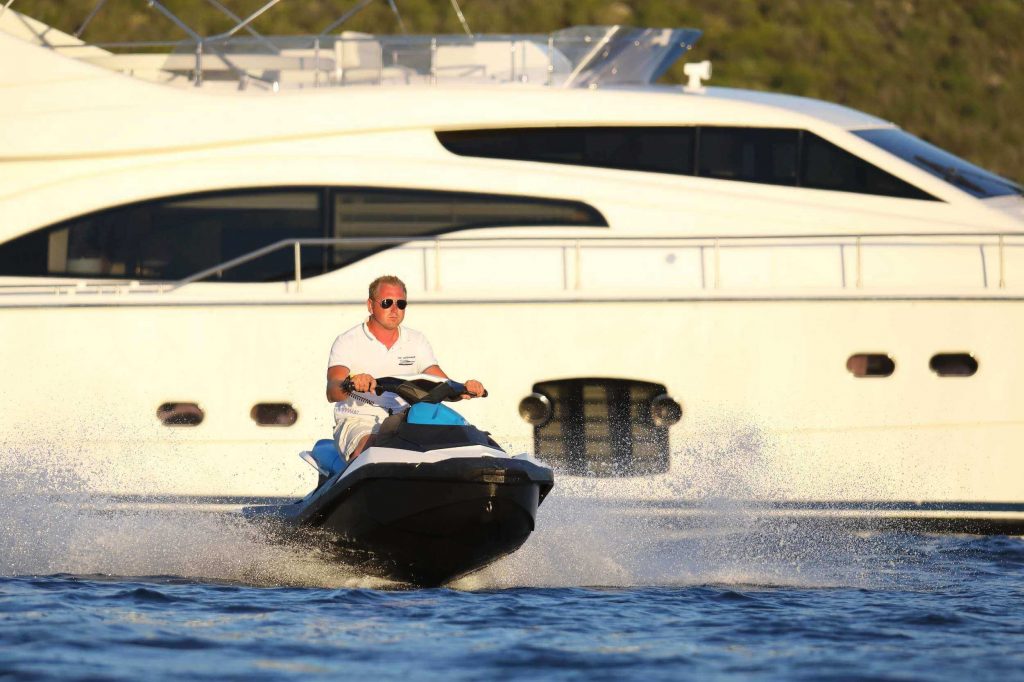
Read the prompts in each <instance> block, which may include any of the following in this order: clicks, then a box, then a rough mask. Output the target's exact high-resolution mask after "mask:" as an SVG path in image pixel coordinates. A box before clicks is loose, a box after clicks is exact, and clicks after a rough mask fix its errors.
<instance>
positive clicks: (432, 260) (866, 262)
mask: <svg viewBox="0 0 1024 682" xmlns="http://www.w3.org/2000/svg"><path fill="white" fill-rule="evenodd" d="M314 247H315V248H324V247H335V248H342V249H352V248H353V247H354V248H362V249H366V250H367V251H369V253H365V254H357V257H356V258H355V260H352V261H350V262H345V263H343V264H341V265H340V266H339V267H338V268H334V269H329V270H330V271H334V270H337V269H341V268H344V267H348V266H350V265H353V264H355V263H358V262H360V261H362V260H364V259H365V258H371V257H373V256H375V255H377V254H378V253H383V252H388V251H393V250H414V251H418V252H420V254H421V259H420V260H421V262H422V263H423V266H422V269H423V288H424V289H426V290H434V291H442V290H443V288H444V287H443V282H444V281H445V280H446V277H445V274H446V272H449V270H451V269H452V268H453V267H455V266H451V265H449V266H445V265H444V263H445V260H446V258H447V257H449V256H452V255H457V254H458V253H459V252H460V251H462V252H466V251H472V254H470V255H469V258H471V259H486V258H488V257H498V258H500V259H501V262H505V263H507V262H508V260H507V259H508V256H509V254H511V253H512V252H513V251H516V250H519V251H521V252H523V253H526V254H527V256H525V257H527V258H528V259H529V262H538V260H537V256H538V252H548V253H549V255H551V254H553V255H555V256H556V257H557V260H558V261H559V262H560V265H558V266H555V267H560V268H561V277H560V281H561V284H560V286H559V287H558V288H560V289H562V290H565V291H585V290H593V289H599V288H601V286H602V282H601V281H600V278H596V279H595V278H593V277H590V276H589V275H588V274H587V273H588V272H589V273H591V274H593V272H595V271H596V270H597V269H598V268H603V267H605V262H606V261H608V259H609V258H612V259H614V262H615V263H617V266H616V267H618V268H619V269H621V271H623V272H625V273H627V275H629V270H630V269H631V268H633V269H635V272H633V273H632V275H630V276H631V277H632V279H634V280H635V281H636V282H637V283H638V284H643V283H645V282H651V281H652V279H651V278H652V276H653V275H652V273H651V272H650V270H649V269H648V270H645V268H649V265H650V263H651V262H653V261H651V260H650V258H649V256H652V255H653V256H654V257H657V258H658V259H659V260H658V262H668V263H675V262H676V259H677V258H680V257H681V256H685V255H690V256H692V259H691V261H690V263H691V266H692V267H690V268H689V270H688V271H687V272H688V274H689V275H691V276H692V277H691V278H690V280H689V283H688V284H687V283H682V282H681V281H680V280H681V279H683V278H682V277H675V278H673V276H672V275H671V274H670V275H669V276H668V277H667V279H666V278H664V277H663V280H664V281H663V283H664V284H667V285H669V286H672V285H679V286H681V288H683V289H687V288H689V289H697V290H700V291H705V292H707V293H711V294H713V293H714V292H721V291H723V290H736V289H738V288H746V289H764V290H765V291H766V292H768V291H777V290H779V289H786V288H787V285H786V284H785V282H786V281H788V279H787V277H786V276H783V277H782V278H781V283H780V282H775V283H771V282H768V283H764V282H761V283H757V282H754V283H751V282H749V281H747V280H745V279H744V278H745V277H747V276H749V275H750V274H751V273H752V272H761V273H762V274H763V272H767V271H769V270H772V269H774V270H781V271H787V269H788V270H792V269H793V268H803V269H805V270H807V271H811V270H814V271H817V272H818V274H819V275H820V277H819V279H821V280H822V282H824V284H822V285H821V286H820V287H819V288H823V289H828V288H831V289H834V290H846V291H847V292H848V293H856V292H857V291H861V292H864V293H867V292H866V291H865V290H869V289H877V288H879V287H884V286H892V287H897V288H898V287H900V286H904V287H905V286H910V287H914V286H920V285H927V286H932V287H934V288H935V289H937V290H942V291H943V293H948V289H949V288H950V287H952V288H954V289H955V288H957V287H961V288H966V289H969V290H978V289H981V290H989V291H991V290H997V291H1005V290H1006V289H1007V288H1008V287H1009V286H1011V284H1012V285H1013V286H1014V287H1020V286H1022V284H1024V234H1022V233H1017V232H991V233H958V234H953V233H928V234H921V233H906V234H894V233H863V234H827V235H813V236H808V235H799V234H776V235H730V236H720V235H719V236H709V235H699V236H682V237H660V236H635V237H625V236H601V237H597V236H594V237H542V236H538V237H529V236H518V237H450V236H449V237H446V236H435V237H413V238H407V237H339V238H308V239H285V240H281V241H278V242H275V243H272V244H268V245H266V246H264V247H261V248H258V249H255V250H253V251H251V252H248V253H246V254H244V255H242V256H239V257H237V258H232V259H230V260H227V261H224V262H222V263H218V264H217V265H214V266H212V267H209V268H205V269H203V270H200V271H198V272H196V273H194V274H192V275H189V276H188V277H185V278H183V279H179V280H175V281H162V282H145V281H139V280H131V281H124V280H111V279H94V280H80V281H76V282H74V283H67V282H66V280H64V281H55V282H49V283H45V284H11V285H0V295H3V294H6V295H15V294H50V295H58V296H60V295H76V294H116V295H131V294H143V293H147V294H154V293H155V294H171V293H173V292H175V291H178V290H180V289H182V288H183V287H186V286H188V285H190V284H197V283H202V282H208V281H209V280H213V279H222V278H223V277H224V274H225V273H227V272H230V271H231V270H234V269H235V268H238V267H240V266H243V265H246V264H248V263H252V262H254V261H257V260H259V259H261V258H263V257H266V256H268V255H270V254H275V253H278V252H281V251H286V250H290V251H291V252H292V256H293V274H292V277H291V278H289V279H287V280H285V281H284V284H285V285H286V290H287V291H288V292H292V293H297V292H300V291H302V284H303V249H304V248H314ZM953 250H956V252H957V253H956V258H955V259H954V260H950V259H949V258H947V257H946V256H947V255H948V254H950V253H952V251H953ZM926 252H927V253H926ZM972 253H973V254H974V256H971V255H970V254H972ZM644 254H646V256H647V260H644V258H645V256H644ZM807 254H810V255H811V258H806V257H804V256H806V255H807ZM349 255H351V254H349ZM922 256H928V258H926V259H925V260H922V259H921V258H922ZM771 259H775V260H774V261H772V260H771ZM929 259H930V260H929ZM590 261H594V265H593V267H590V268H588V265H589V264H590ZM598 261H599V262H598ZM549 262H551V261H550V259H549ZM306 265H307V266H308V263H307V264H306ZM488 267H491V265H488ZM316 276H320V275H319V273H318V275H316ZM624 277H625V276H624ZM54 279H56V277H54ZM307 279H308V277H307ZM524 279H527V278H525V277H524ZM893 279H895V280H898V283H896V284H893V283H892V281H891V280H893ZM945 279H949V280H950V283H949V286H947V287H945V288H943V286H942V284H941V283H937V280H945ZM967 281H969V282H970V283H969V284H965V283H964V282H967ZM232 283H234V284H246V283H245V282H232ZM274 283H275V284H281V282H280V281H276V282H274ZM250 284H251V283H250ZM256 284H259V285H260V286H264V285H265V284H267V283H263V282H260V283H256ZM804 286H806V283H805V284H804ZM795 288H800V285H799V284H798V285H796V287H795Z"/></svg>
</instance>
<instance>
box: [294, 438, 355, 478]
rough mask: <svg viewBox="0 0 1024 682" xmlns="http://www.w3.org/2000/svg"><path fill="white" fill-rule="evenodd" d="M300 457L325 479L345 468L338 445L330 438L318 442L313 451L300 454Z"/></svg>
mask: <svg viewBox="0 0 1024 682" xmlns="http://www.w3.org/2000/svg"><path fill="white" fill-rule="evenodd" d="M299 457H301V458H302V459H304V460H305V461H306V462H308V463H309V464H310V466H312V467H313V468H314V469H316V470H317V471H319V472H320V476H321V477H323V478H324V479H328V478H330V477H331V476H334V475H335V474H337V473H338V472H340V471H342V470H343V469H344V468H345V462H344V461H343V460H342V459H341V454H340V453H339V452H338V445H337V443H335V442H334V440H332V439H330V438H323V439H321V440H318V441H317V442H316V444H315V445H314V446H313V449H312V450H308V451H306V452H303V453H300V454H299ZM321 482H322V481H321Z"/></svg>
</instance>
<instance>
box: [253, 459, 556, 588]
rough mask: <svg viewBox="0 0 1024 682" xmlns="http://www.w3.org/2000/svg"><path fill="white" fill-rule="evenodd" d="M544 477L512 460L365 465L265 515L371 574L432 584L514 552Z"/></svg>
mask: <svg viewBox="0 0 1024 682" xmlns="http://www.w3.org/2000/svg"><path fill="white" fill-rule="evenodd" d="M552 484H553V478H552V474H551V470H550V469H547V468H546V467H543V466H540V465H538V464H536V463H534V462H532V461H529V460H523V459H519V458H513V457H507V456H505V457H457V458H451V459H442V460H440V461H436V462H424V461H416V462H387V461H378V462H369V461H368V462H366V463H364V464H362V465H361V466H359V467H356V468H355V469H354V470H353V471H347V472H343V474H342V475H340V476H338V477H336V478H335V479H332V480H328V481H327V482H326V483H325V484H324V485H323V486H321V488H320V489H318V490H317V491H316V493H314V494H313V495H312V496H310V497H309V498H307V499H306V500H303V501H302V502H300V503H296V504H293V505H286V506H284V507H279V508H276V509H275V510H274V511H273V512H271V511H270V510H269V509H268V510H266V511H265V512H262V513H260V515H265V514H266V513H268V512H270V513H271V515H273V516H275V517H277V518H278V519H279V520H281V521H286V522H289V525H293V526H294V527H296V528H299V529H304V530H312V529H318V530H319V531H320V539H321V540H325V541H326V543H325V544H326V547H327V548H328V549H329V550H330V551H333V552H335V553H336V554H337V555H338V556H339V558H340V559H341V560H343V561H344V562H345V563H348V564H350V565H353V566H355V567H357V568H359V569H361V570H364V571H366V572H368V573H371V574H374V575H380V576H383V577H386V578H391V579H394V580H400V581H402V582H407V583H412V584H415V585H421V586H436V585H442V584H444V583H446V582H449V581H451V580H453V579H455V578H457V577H459V576H462V575H465V574H467V573H471V572H473V571H475V570H477V569H480V568H482V567H484V566H486V565H487V564H489V563H491V562H493V561H495V560H496V559H498V558H500V557H502V556H505V555H506V554H509V553H511V552H514V551H515V550H516V549H518V548H519V547H520V546H521V545H522V544H523V543H524V542H525V541H526V539H527V538H528V537H529V535H530V533H531V532H533V529H534V522H535V519H536V514H537V508H538V506H539V505H540V503H541V502H542V501H543V499H544V496H545V495H547V493H548V491H550V489H551V487H552Z"/></svg>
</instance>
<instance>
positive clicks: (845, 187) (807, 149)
mask: <svg viewBox="0 0 1024 682" xmlns="http://www.w3.org/2000/svg"><path fill="white" fill-rule="evenodd" d="M803 137H804V143H803V148H802V157H803V163H802V168H801V173H800V180H801V182H800V184H801V185H802V186H804V187H813V188H815V189H830V190H834V191H837V192H857V193H858V194H878V195H881V196H886V197H900V198H904V199H934V197H932V196H931V195H929V194H926V193H925V192H922V191H921V190H919V189H918V188H916V187H914V186H913V185H910V184H908V183H906V182H904V181H903V180H900V179H899V178H897V177H896V176H894V175H890V174H889V173H886V172H885V171H883V170H882V169H880V168H878V167H876V166H873V165H872V164H870V163H868V162H867V161H865V160H864V159H862V158H860V157H858V156H854V155H853V154H851V153H850V152H848V151H846V150H844V149H840V148H839V147H837V146H836V145H834V144H832V143H831V142H828V141H826V140H823V139H821V138H820V137H818V136H817V135H814V134H812V133H808V132H804V134H803Z"/></svg>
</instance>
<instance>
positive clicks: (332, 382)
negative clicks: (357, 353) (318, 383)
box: [327, 365, 352, 403]
mask: <svg viewBox="0 0 1024 682" xmlns="http://www.w3.org/2000/svg"><path fill="white" fill-rule="evenodd" d="M351 371H352V370H350V369H349V368H348V367H345V366H344V365H334V366H333V367H328V368H327V402H329V403H336V402H339V401H342V400H345V399H346V398H348V391H344V390H342V388H341V383H342V382H343V381H345V379H347V378H348V375H349V373H350V372H351Z"/></svg>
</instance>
